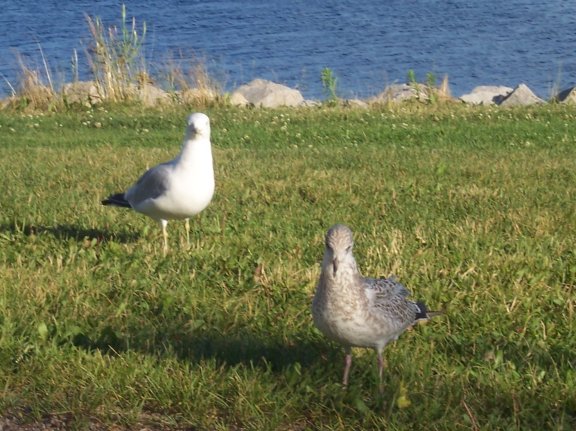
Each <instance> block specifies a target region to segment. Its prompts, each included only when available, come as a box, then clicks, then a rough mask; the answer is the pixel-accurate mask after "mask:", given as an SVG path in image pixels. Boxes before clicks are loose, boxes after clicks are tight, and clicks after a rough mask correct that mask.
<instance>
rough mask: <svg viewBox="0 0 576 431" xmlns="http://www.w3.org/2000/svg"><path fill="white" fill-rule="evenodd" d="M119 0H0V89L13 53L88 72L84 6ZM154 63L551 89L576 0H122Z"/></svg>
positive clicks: (300, 84)
mask: <svg viewBox="0 0 576 431" xmlns="http://www.w3.org/2000/svg"><path fill="white" fill-rule="evenodd" d="M121 4H122V2H118V1H110V0H102V1H88V0H77V1H69V2H64V1H56V0H44V1H42V2H38V1H27V0H24V1H13V0H0V11H1V12H0V94H2V95H7V94H9V92H10V86H9V85H8V83H10V84H11V85H12V86H16V85H17V82H18V76H19V66H18V60H17V56H16V53H19V54H20V55H21V57H22V59H23V60H24V61H25V62H26V63H27V64H28V66H30V67H36V68H38V69H42V68H43V63H42V55H41V51H42V52H43V55H44V57H45V58H46V60H47V62H48V64H49V67H50V69H51V70H52V75H53V77H54V80H55V81H57V82H60V83H61V82H64V81H68V80H71V77H72V71H71V66H70V65H71V58H72V56H73V53H74V50H75V49H76V50H77V52H78V57H79V61H80V78H81V79H82V78H84V79H87V78H89V73H88V66H87V63H86V55H85V50H86V48H87V47H89V46H90V42H91V41H90V37H89V31H88V26H87V24H86V18H85V16H86V14H87V15H90V16H99V17H101V18H102V20H103V21H104V24H105V25H106V26H111V25H119V24H120V22H121ZM124 4H126V8H127V15H128V17H129V18H132V17H135V18H136V23H137V26H138V28H141V24H142V23H143V22H146V26H147V35H146V44H145V54H146V58H147V60H148V61H149V62H150V63H151V64H152V66H153V67H160V66H161V65H162V64H166V62H167V61H168V60H169V59H171V58H172V59H190V58H194V57H196V58H198V57H202V58H203V59H204V61H205V63H206V64H207V66H208V68H209V71H210V74H211V75H213V76H214V77H215V78H216V79H217V80H218V81H220V82H221V83H223V85H224V86H225V88H226V89H227V90H230V89H233V88H235V87H237V86H238V85H241V84H243V83H246V82H248V81H250V80H252V79H254V78H265V79H271V80H274V81H276V82H280V83H283V84H286V85H289V86H291V87H295V88H298V89H300V90H301V91H302V93H303V94H304V97H306V98H323V97H324V95H323V92H322V86H321V81H320V72H321V70H322V69H323V68H324V67H329V68H330V69H332V71H333V72H334V74H335V75H336V77H337V78H338V90H339V94H340V96H342V97H368V96H372V95H375V94H378V93H379V92H381V91H382V90H383V89H384V87H385V86H386V85H388V84H391V83H394V82H405V81H406V79H407V74H408V71H409V70H410V69H412V70H414V72H415V73H416V77H417V79H418V80H419V81H425V80H426V74H427V73H433V74H434V75H435V76H436V77H437V78H438V80H440V79H441V78H442V77H443V76H444V75H445V74H447V75H448V77H449V82H450V88H451V90H452V94H453V95H455V96H459V95H461V94H464V93H467V92H469V91H470V90H472V89H473V88H474V87H475V86H477V85H491V84H494V85H495V84H497V85H507V86H510V87H515V86H516V85H518V84H519V83H522V82H523V83H525V84H527V85H528V86H529V87H530V88H532V90H534V91H535V92H536V93H537V94H538V95H539V96H540V97H543V98H547V97H548V96H549V95H550V92H551V89H552V88H553V87H554V85H558V86H559V87H560V88H567V87H569V86H572V85H574V84H575V83H576V1H575V0H548V1H546V2H544V1H542V0H538V1H536V0H506V1H502V0H498V1H496V0H482V1H479V0H460V1H459V0H364V1H357V0H355V1H353V0H341V1H332V2H329V1H319V0H306V1H301V0H293V1H290V0H268V1H265V0H261V1H256V0H245V1H226V0H205V1H184V0H180V1H178V0H171V1H168V0H160V1H156V2H148V1H129V0H127V1H125V2H124Z"/></svg>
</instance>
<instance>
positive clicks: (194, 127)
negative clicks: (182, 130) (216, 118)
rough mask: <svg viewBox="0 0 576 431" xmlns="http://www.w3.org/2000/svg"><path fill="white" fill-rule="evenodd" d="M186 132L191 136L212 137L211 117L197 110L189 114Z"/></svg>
mask: <svg viewBox="0 0 576 431" xmlns="http://www.w3.org/2000/svg"><path fill="white" fill-rule="evenodd" d="M187 123H188V127H187V128H186V134H187V135H188V136H190V137H196V136H198V137H205V138H210V118H208V115H206V114H203V113H201V112H195V113H193V114H190V115H189V116H188V120H187Z"/></svg>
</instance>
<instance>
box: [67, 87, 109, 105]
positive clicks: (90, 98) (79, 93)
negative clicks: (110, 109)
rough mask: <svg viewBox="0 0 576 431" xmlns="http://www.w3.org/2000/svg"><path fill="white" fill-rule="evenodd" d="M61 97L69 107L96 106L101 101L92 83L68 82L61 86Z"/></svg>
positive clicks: (96, 88)
mask: <svg viewBox="0 0 576 431" xmlns="http://www.w3.org/2000/svg"><path fill="white" fill-rule="evenodd" d="M62 95H63V97H64V100H65V101H66V103H69V104H71V105H75V104H80V105H87V106H91V105H96V104H97V103H100V102H101V101H102V97H101V96H100V92H99V91H98V87H97V86H96V83H95V82H94V81H76V82H69V83H67V84H64V85H63V86H62Z"/></svg>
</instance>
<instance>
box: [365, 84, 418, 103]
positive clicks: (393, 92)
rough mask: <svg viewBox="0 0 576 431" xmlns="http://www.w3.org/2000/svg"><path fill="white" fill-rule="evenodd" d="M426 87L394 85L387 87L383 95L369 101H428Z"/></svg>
mask: <svg viewBox="0 0 576 431" xmlns="http://www.w3.org/2000/svg"><path fill="white" fill-rule="evenodd" d="M425 87H426V86H425V85H418V86H414V85H409V84H392V85H389V86H387V87H386V88H385V89H384V91H383V92H382V93H380V94H378V95H377V96H375V97H373V98H371V99H370V100H369V101H370V102H372V103H387V102H404V101H406V100H411V99H418V100H428V95H427V93H426V91H425Z"/></svg>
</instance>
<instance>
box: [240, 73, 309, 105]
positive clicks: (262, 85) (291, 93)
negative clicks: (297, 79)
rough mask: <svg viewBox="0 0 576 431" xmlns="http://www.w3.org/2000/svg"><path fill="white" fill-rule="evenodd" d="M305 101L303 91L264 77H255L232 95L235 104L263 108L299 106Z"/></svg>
mask: <svg viewBox="0 0 576 431" xmlns="http://www.w3.org/2000/svg"><path fill="white" fill-rule="evenodd" d="M303 102H304V97H302V93H300V92H299V91H298V90H295V89H293V88H290V87H286V86H284V85H281V84H277V83H275V82H272V81H266V80H264V79H255V80H253V81H251V82H249V83H248V84H245V85H242V86H240V87H238V88H237V89H236V90H235V91H234V92H233V93H232V95H231V97H230V103H231V104H233V105H238V106H244V105H248V104H250V105H254V106H261V107H263V108H277V107H279V106H299V105H301V104H302V103H303Z"/></svg>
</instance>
